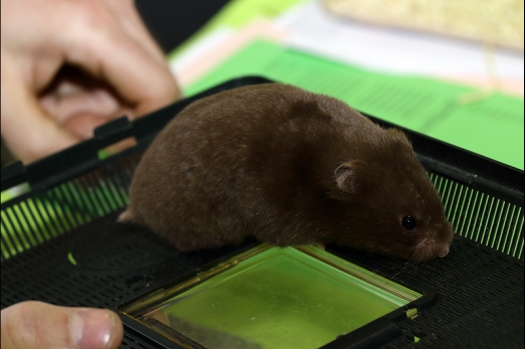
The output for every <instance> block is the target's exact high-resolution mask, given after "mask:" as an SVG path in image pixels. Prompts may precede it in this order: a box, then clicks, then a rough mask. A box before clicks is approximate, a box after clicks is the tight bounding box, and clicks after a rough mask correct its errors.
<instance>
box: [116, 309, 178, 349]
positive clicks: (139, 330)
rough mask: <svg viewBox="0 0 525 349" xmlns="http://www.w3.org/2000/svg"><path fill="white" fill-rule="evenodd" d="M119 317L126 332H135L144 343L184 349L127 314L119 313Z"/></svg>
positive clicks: (159, 347) (157, 346)
mask: <svg viewBox="0 0 525 349" xmlns="http://www.w3.org/2000/svg"><path fill="white" fill-rule="evenodd" d="M119 317H120V319H121V320H122V324H123V325H124V333H130V334H133V335H134V336H135V337H138V338H140V340H142V341H143V342H144V343H147V344H149V345H151V346H153V347H155V348H158V349H162V348H166V349H172V348H173V349H179V348H180V349H184V347H183V346H180V345H178V344H177V343H175V342H173V341H171V340H170V339H169V338H167V337H165V336H163V335H161V334H159V333H158V332H156V331H155V330H153V329H151V328H149V327H148V326H146V325H144V324H143V323H141V322H139V321H137V320H135V319H133V318H132V317H130V316H128V315H126V314H122V313H119Z"/></svg>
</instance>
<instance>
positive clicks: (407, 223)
mask: <svg viewBox="0 0 525 349" xmlns="http://www.w3.org/2000/svg"><path fill="white" fill-rule="evenodd" d="M401 224H403V227H405V229H408V230H412V229H414V228H415V227H416V225H417V220H416V219H415V218H414V217H412V216H406V217H403V220H402V221H401Z"/></svg>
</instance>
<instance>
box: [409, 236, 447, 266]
mask: <svg viewBox="0 0 525 349" xmlns="http://www.w3.org/2000/svg"><path fill="white" fill-rule="evenodd" d="M449 251H450V243H449V242H446V243H443V242H436V241H435V240H434V239H432V238H426V239H423V240H422V241H421V242H420V243H419V244H418V245H417V246H416V248H415V250H414V254H413V256H412V258H411V259H413V260H416V261H420V262H423V261H428V260H432V259H435V258H443V257H446V256H447V255H448V252H449Z"/></svg>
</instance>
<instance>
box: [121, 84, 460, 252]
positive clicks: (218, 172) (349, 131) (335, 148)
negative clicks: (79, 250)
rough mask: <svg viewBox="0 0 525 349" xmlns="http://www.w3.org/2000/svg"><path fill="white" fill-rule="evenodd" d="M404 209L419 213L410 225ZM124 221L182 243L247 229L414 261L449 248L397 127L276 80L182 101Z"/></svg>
mask: <svg viewBox="0 0 525 349" xmlns="http://www.w3.org/2000/svg"><path fill="white" fill-rule="evenodd" d="M405 216H412V217H415V218H416V219H417V226H416V227H415V228H414V229H413V230H407V229H405V228H404V227H403V226H402V224H401V221H402V219H403V217H405ZM121 221H132V222H135V223H138V224H141V225H144V226H147V227H149V228H150V229H151V230H153V231H154V232H156V233H157V234H159V235H160V236H162V237H164V238H166V239H167V240H169V241H170V242H171V243H172V244H174V245H175V246H177V247H178V248H179V249H180V250H182V251H190V250H197V249H203V248H213V247H219V246H222V245H227V244H236V243H239V242H240V241H242V240H243V239H244V238H245V237H246V236H247V235H249V234H252V235H254V236H255V237H256V238H258V239H259V240H261V241H264V242H267V243H269V244H273V245H277V246H288V245H303V244H320V245H322V244H327V243H335V244H339V245H347V246H352V247H355V248H358V249H364V250H369V251H375V252H379V253H384V254H389V255H395V256H400V257H404V258H409V259H412V260H416V261H421V260H428V259H432V258H436V257H438V256H444V255H446V254H447V252H448V246H449V244H450V242H451V241H452V238H453V231H452V228H451V226H450V224H449V223H448V221H447V220H446V218H445V214H444V211H443V206H442V203H441V201H440V198H439V196H438V193H437V192H436V190H435V189H434V187H433V185H432V184H431V182H430V180H429V179H428V176H427V174H426V172H425V170H424V169H423V167H422V166H421V164H420V163H419V162H418V160H417V158H416V156H415V154H414V152H413V150H412V146H411V145H410V143H409V141H408V140H407V138H406V136H405V135H404V134H403V133H402V132H400V131H398V130H395V129H389V130H385V129H382V128H381V127H379V126H378V125H376V124H374V123H372V122H371V121H370V120H369V119H367V118H366V117H364V116H363V115H361V114H360V113H358V112H357V111H355V110H353V109H351V108H350V107H349V106H348V105H346V104H345V103H344V102H342V101H339V100H337V99H334V98H331V97H327V96H324V95H319V94H313V93H310V92H307V91H305V90H302V89H299V88H296V87H293V86H290V85H284V84H262V85H255V86H248V87H242V88H238V89H234V90H230V91H226V92H222V93H219V94H216V95H213V96H210V97H207V98H203V99H201V100H198V101H196V102H194V103H192V104H191V105H189V106H188V107H187V108H185V109H184V110H183V111H182V112H181V113H180V114H179V115H177V116H176V117H175V118H174V119H173V120H172V121H171V122H170V123H169V124H168V125H167V126H166V127H165V128H164V129H163V130H162V131H161V132H160V133H159V135H158V136H157V137H156V139H155V140H154V141H153V143H152V144H151V146H150V147H149V149H148V150H147V151H146V153H145V154H144V157H143V158H142V160H141V162H140V164H139V166H138V168H137V170H136V173H135V175H134V178H133V181H132V184H131V188H130V203H129V206H128V209H127V211H125V212H124V214H123V215H122V216H121Z"/></svg>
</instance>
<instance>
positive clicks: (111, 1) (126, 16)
mask: <svg viewBox="0 0 525 349" xmlns="http://www.w3.org/2000/svg"><path fill="white" fill-rule="evenodd" d="M106 3H107V5H108V7H109V8H110V10H111V11H112V12H113V15H114V16H115V18H116V19H117V20H118V21H119V22H120V24H121V25H122V27H123V29H124V31H125V32H126V33H128V35H130V36H131V37H132V38H134V39H135V41H136V43H137V44H138V45H141V46H142V47H143V48H144V49H145V50H146V51H147V52H148V53H149V54H150V56H151V58H153V59H155V60H157V62H158V63H159V64H166V63H165V62H166V58H165V56H164V52H162V50H161V48H160V47H159V45H158V44H157V43H156V41H155V39H154V38H153V37H152V36H151V34H150V32H149V31H148V29H147V28H146V26H145V25H144V22H143V21H142V18H141V17H140V15H139V13H138V12H137V9H136V7H135V5H134V1H132V0H126V1H122V0H106Z"/></svg>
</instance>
